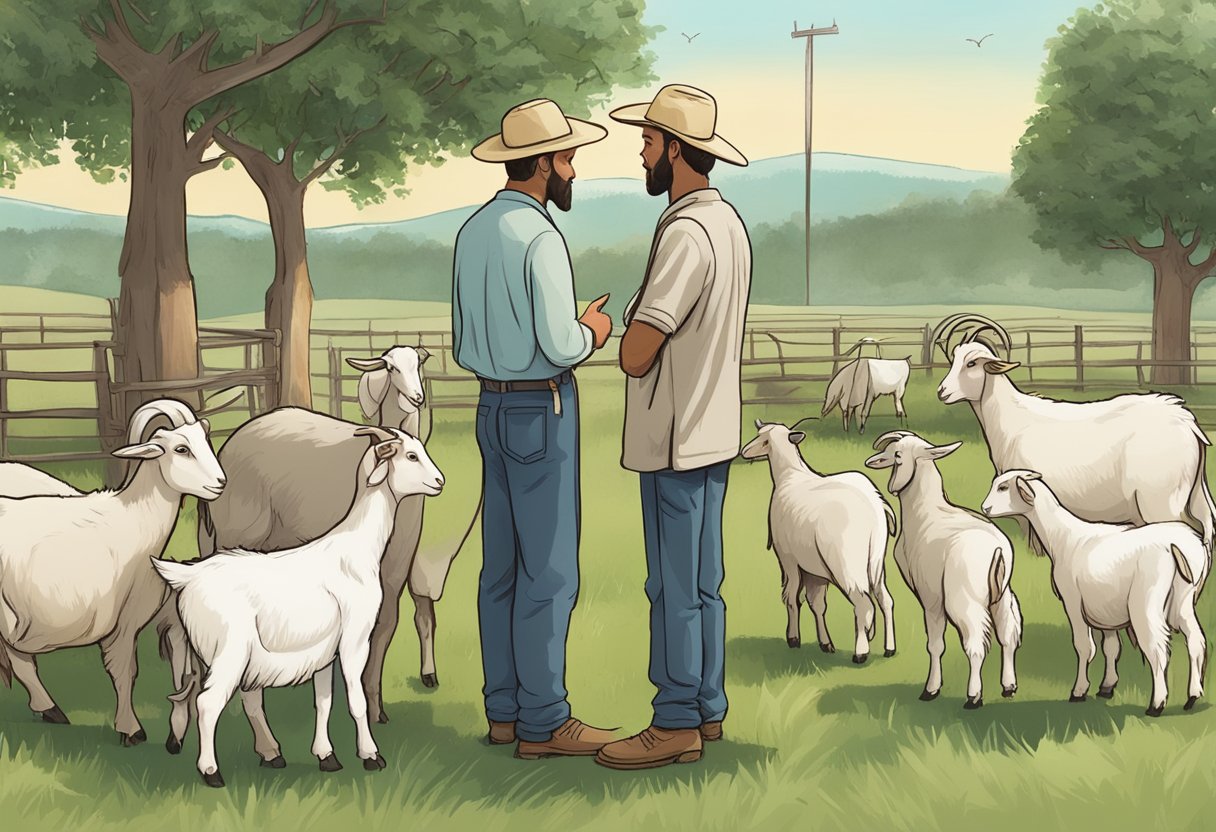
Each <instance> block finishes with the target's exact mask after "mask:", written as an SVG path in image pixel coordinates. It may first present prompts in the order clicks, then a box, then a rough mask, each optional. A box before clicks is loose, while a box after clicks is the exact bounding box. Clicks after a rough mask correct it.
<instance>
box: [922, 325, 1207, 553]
mask: <svg viewBox="0 0 1216 832" xmlns="http://www.w3.org/2000/svg"><path fill="white" fill-rule="evenodd" d="M960 330H963V331H965V332H966V335H965V336H964V338H963V339H962V341H961V342H960V343H959V344H958V345H957V346H956V347H955V348H954V349H953V352H952V353H951V352H950V351H949V349H948V347H949V342H950V340H951V339H952V338H953V336H954V335H956V334H957V333H958V332H959V331H960ZM985 333H991V334H993V335H996V336H997V338H998V339H999V341H1000V346H1001V347H1003V348H1004V351H1005V353H1006V357H1005V358H1000V357H999V356H998V355H997V351H998V346H997V344H996V343H995V342H993V341H991V340H989V339H988V338H987V337H985ZM936 343H937V345H938V347H939V348H940V349H941V350H942V352H943V353H944V354H946V357H947V359H948V360H950V362H951V366H950V370H949V372H948V373H947V374H946V376H945V378H943V379H942V382H941V384H940V386H939V387H938V390H937V394H938V398H940V399H941V401H942V402H944V403H946V404H948V405H949V404H956V403H958V402H964V401H965V402H967V403H968V404H969V405H971V409H972V411H973V412H974V413H975V416H976V419H977V420H978V421H979V425H980V430H981V431H982V432H983V434H984V439H985V441H986V442H987V443H988V453H989V457H990V458H991V460H992V465H993V468H994V469H995V471H996V473H998V474H1001V473H1004V472H1006V471H1011V470H1014V469H1029V470H1033V471H1038V472H1039V473H1041V474H1042V475H1043V477H1044V478H1046V479H1047V480H1048V481H1049V482H1050V483H1051V484H1052V488H1053V490H1054V491H1055V493H1056V494H1057V495H1058V496H1059V498H1060V502H1062V503H1063V504H1064V505H1065V506H1066V507H1067V508H1068V510H1069V511H1071V512H1073V513H1074V514H1076V515H1077V516H1079V517H1081V518H1082V519H1085V520H1090V521H1093V522H1105V523H1131V524H1133V525H1137V526H1142V525H1144V524H1146V523H1161V522H1166V521H1172V520H1179V521H1182V522H1187V523H1191V524H1192V525H1195V526H1197V528H1198V529H1199V530H1200V531H1201V532H1202V534H1203V543H1204V545H1205V546H1206V547H1207V549H1208V551H1209V552H1211V550H1212V537H1213V530H1214V525H1216V504H1213V502H1212V495H1211V492H1210V491H1209V489H1208V484H1207V479H1206V477H1205V468H1204V465H1205V458H1206V454H1207V447H1208V445H1210V444H1211V443H1210V441H1209V440H1208V438H1207V436H1206V435H1205V434H1204V432H1203V430H1202V429H1201V428H1200V427H1199V424H1198V423H1197V421H1196V419H1195V414H1193V413H1192V412H1191V411H1190V410H1188V409H1187V408H1186V407H1185V405H1184V402H1183V400H1182V399H1181V398H1179V397H1177V396H1172V395H1166V394H1162V393H1128V394H1124V395H1119V396H1114V397H1112V398H1108V399H1103V400H1100V401H1093V402H1067V401H1059V400H1057V399H1051V398H1047V397H1042V396H1037V395H1032V394H1028V393H1023V392H1022V391H1021V390H1019V389H1018V387H1017V385H1015V384H1014V383H1013V381H1011V380H1010V378H1009V376H1008V373H1009V371H1010V370H1013V369H1015V368H1017V367H1018V366H1019V362H1016V361H1010V360H1008V358H1009V352H1010V350H1011V347H1012V343H1011V341H1010V338H1009V333H1008V332H1007V331H1006V330H1005V329H1004V328H1003V327H1002V326H1000V324H998V323H996V322H995V321H992V320H991V319H989V318H985V317H983V316H980V315H972V314H959V315H954V316H951V317H949V318H947V319H945V320H944V321H942V323H941V324H939V325H938V333H937V338H936ZM1027 534H1028V538H1029V540H1030V543H1031V546H1032V548H1033V549H1034V550H1035V551H1037V552H1041V551H1042V546H1041V543H1040V541H1039V540H1038V539H1037V536H1036V534H1035V533H1034V531H1033V529H1028V530H1027Z"/></svg>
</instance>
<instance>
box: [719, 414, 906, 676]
mask: <svg viewBox="0 0 1216 832" xmlns="http://www.w3.org/2000/svg"><path fill="white" fill-rule="evenodd" d="M756 429H757V430H758V431H759V435H758V436H757V437H756V438H755V439H753V440H752V441H751V442H749V443H748V444H747V445H746V446H745V447H744V448H743V450H742V451H741V455H742V456H743V458H744V459H751V460H755V459H765V458H767V459H768V463H769V471H770V473H771V474H772V478H773V494H772V499H771V500H770V502H769V515H768V522H769V547H770V548H772V549H773V550H775V551H776V553H777V562H778V563H779V564H780V565H781V587H782V599H783V600H784V601H785V606H786V610H787V611H788V613H789V625H788V627H787V629H786V640H787V642H788V643H789V646H790V647H801V646H802V637H801V634H800V631H799V616H798V610H799V602H798V596H799V594H800V592H801V591H802V590H804V589H805V591H806V599H807V604H808V605H809V606H810V608H811V611H812V612H814V613H815V631H816V635H817V637H818V639H819V647H820V648H821V649H822V650H823V651H824V652H825V653H834V652H836V648H835V646H834V645H833V644H832V638H831V636H830V635H829V634H828V627H827V620H826V618H825V617H824V614H825V612H826V611H827V588H828V584H833V585H834V586H835V587H836V588H837V589H839V590H840V591H841V592H842V593H844V595H845V596H846V597H847V598H848V599H849V602H850V603H851V604H852V605H853V611H854V618H855V621H856V628H855V636H856V638H855V645H854V648H853V661H854V662H855V663H856V664H862V663H863V662H865V660H866V659H867V658H868V657H869V654H870V639H871V638H873V637H874V632H875V621H874V619H875V614H874V600H875V596H877V601H878V605H879V606H881V607H882V615H883V625H884V633H883V646H884V648H885V649H884V653H883V655H885V656H893V655H895V618H894V609H895V604H894V602H893V601H892V600H891V593H889V592H887V585H886V575H885V564H884V556H885V554H886V550H887V535H888V534H891V535H894V534H895V512H894V511H893V510H892V509H891V507H890V506H889V505H887V503H886V501H885V500H883V498H882V495H881V494H879V493H878V489H877V488H875V487H874V483H872V482H870V479H869V477H867V476H866V475H865V474H862V473H860V472H858V471H845V472H843V473H839V474H819V473H817V472H815V471H814V470H812V469H811V468H810V466H808V465H807V464H806V462H804V461H803V459H802V454H801V453H799V451H798V447H797V446H798V445H799V444H800V443H801V442H802V441H803V440H804V439H806V434H805V433H803V432H802V431H791V430H790V429H789V428H787V427H786V426H785V425H781V424H765V423H763V422H761V421H760V420H759V419H757V420H756ZM884 515H885V516H884Z"/></svg>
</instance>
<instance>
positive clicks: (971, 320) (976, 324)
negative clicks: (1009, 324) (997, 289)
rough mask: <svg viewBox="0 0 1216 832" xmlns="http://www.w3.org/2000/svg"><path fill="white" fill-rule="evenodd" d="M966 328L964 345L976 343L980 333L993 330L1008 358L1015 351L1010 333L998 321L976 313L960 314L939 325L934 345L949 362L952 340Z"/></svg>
mask: <svg viewBox="0 0 1216 832" xmlns="http://www.w3.org/2000/svg"><path fill="white" fill-rule="evenodd" d="M964 327H966V334H965V335H964V336H963V342H964V343H966V342H969V341H974V340H975V338H976V336H977V335H979V333H981V332H984V331H986V330H991V331H992V332H995V333H996V335H997V337H998V338H1000V341H1001V345H1002V346H1003V347H1004V348H1005V355H1006V357H1008V355H1009V353H1010V352H1011V351H1012V349H1013V342H1012V340H1011V339H1010V337H1009V332H1008V331H1007V330H1006V329H1005V328H1004V327H1003V326H1001V325H1000V324H998V323H997V322H996V321H994V320H992V319H991V318H988V317H985V316H984V315H980V314H978V313H975V312H960V313H956V314H954V315H950V316H949V317H947V318H945V319H944V320H943V321H942V322H941V323H939V324H938V325H937V330H936V333H937V338H936V339H935V341H934V343H935V344H937V346H938V347H939V348H940V349H941V351H942V352H943V353H944V354H945V355H946V358H947V360H949V359H950V358H951V356H950V354H949V350H948V347H949V345H950V340H951V339H952V338H953V337H954V336H955V334H956V333H957V332H958V331H959V330H960V329H962V328H964ZM981 343H984V342H981ZM993 352H994V353H995V352H996V350H993Z"/></svg>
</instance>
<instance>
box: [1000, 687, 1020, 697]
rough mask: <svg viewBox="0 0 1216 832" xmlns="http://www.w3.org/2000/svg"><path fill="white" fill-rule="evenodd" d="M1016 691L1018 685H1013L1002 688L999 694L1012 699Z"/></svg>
mask: <svg viewBox="0 0 1216 832" xmlns="http://www.w3.org/2000/svg"><path fill="white" fill-rule="evenodd" d="M1017 692H1018V686H1017V685H1014V686H1013V687H1011V688H1004V689H1003V690H1002V691H1001V696H1003V697H1005V698H1006V699H1012V698H1013V695H1014V694H1015V693H1017Z"/></svg>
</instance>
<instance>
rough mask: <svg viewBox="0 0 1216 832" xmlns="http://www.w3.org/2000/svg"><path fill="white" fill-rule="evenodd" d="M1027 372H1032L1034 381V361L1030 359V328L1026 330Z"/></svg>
mask: <svg viewBox="0 0 1216 832" xmlns="http://www.w3.org/2000/svg"><path fill="white" fill-rule="evenodd" d="M1026 372H1028V373H1029V374H1030V380H1031V381H1034V362H1033V361H1031V360H1030V330H1029V329H1028V330H1026Z"/></svg>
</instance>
